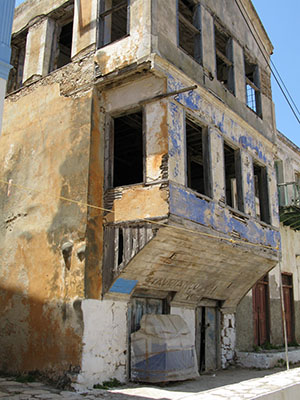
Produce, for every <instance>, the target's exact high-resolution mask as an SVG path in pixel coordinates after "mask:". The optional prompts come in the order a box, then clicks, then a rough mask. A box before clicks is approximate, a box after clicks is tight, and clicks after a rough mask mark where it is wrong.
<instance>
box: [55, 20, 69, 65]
mask: <svg viewBox="0 0 300 400" xmlns="http://www.w3.org/2000/svg"><path fill="white" fill-rule="evenodd" d="M72 34H73V21H71V22H69V23H68V24H66V25H64V26H62V28H61V32H60V35H59V40H58V46H57V47H58V55H57V65H56V68H61V67H63V66H64V65H66V64H69V62H71V51H72Z"/></svg>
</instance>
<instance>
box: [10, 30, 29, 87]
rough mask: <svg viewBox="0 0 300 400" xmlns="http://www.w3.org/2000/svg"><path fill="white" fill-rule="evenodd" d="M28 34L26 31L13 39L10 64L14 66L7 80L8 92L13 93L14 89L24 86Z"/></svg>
mask: <svg viewBox="0 0 300 400" xmlns="http://www.w3.org/2000/svg"><path fill="white" fill-rule="evenodd" d="M26 36H27V31H26V32H24V33H23V34H20V35H18V36H17V37H16V38H14V39H13V41H12V44H11V58H10V64H11V66H12V68H11V70H10V73H9V77H8V81H7V93H11V92H13V91H14V90H17V89H19V88H20V87H22V84H23V70H24V61H25V47H26Z"/></svg>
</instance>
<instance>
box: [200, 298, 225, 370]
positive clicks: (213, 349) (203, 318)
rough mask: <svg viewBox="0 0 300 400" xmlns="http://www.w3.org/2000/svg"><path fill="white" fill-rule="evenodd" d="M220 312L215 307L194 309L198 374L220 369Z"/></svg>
mask: <svg viewBox="0 0 300 400" xmlns="http://www.w3.org/2000/svg"><path fill="white" fill-rule="evenodd" d="M220 342H221V340H220V312H219V310H218V308H217V307H204V306H203V307H198V308H197V309H196V353H197V359H198V366H199V373H201V372H202V373H203V372H207V371H213V370H216V369H218V368H220V360H221V357H220V354H221V353H220Z"/></svg>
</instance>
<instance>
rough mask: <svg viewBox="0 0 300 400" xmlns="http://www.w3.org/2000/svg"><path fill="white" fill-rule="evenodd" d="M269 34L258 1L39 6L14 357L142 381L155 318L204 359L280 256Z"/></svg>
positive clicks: (15, 204)
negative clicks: (134, 356)
mask: <svg viewBox="0 0 300 400" xmlns="http://www.w3.org/2000/svg"><path fill="white" fill-rule="evenodd" d="M272 50H273V48H272V44H271V42H270V40H269V38H268V36H267V34H266V32H265V30H264V28H263V26H262V24H261V22H260V20H259V17H258V16H257V14H256V11H255V9H254V7H253V5H252V3H251V1H250V0H228V1H226V3H225V2H224V1H221V0H218V1H211V0H178V1H176V0H75V1H73V0H53V1H52V2H49V1H47V0H27V1H26V2H25V3H23V4H22V5H21V6H19V7H18V8H17V9H16V12H15V19H14V25H13V37H12V58H11V65H12V69H11V73H10V78H9V82H8V85H7V98H6V104H5V109H4V121H3V133H2V136H1V138H0V144H1V145H0V163H1V166H2V168H1V180H2V181H1V186H0V207H1V216H3V219H2V222H1V228H0V251H1V270H0V274H1V280H0V282H1V283H0V285H1V295H0V301H1V307H0V310H1V311H0V325H1V333H0V354H1V357H0V360H1V361H0V363H1V364H0V369H2V370H3V369H4V370H7V371H21V372H22V371H23V372H24V371H32V370H39V371H41V372H42V373H44V374H47V375H49V376H52V377H58V376H61V375H66V374H68V376H69V377H70V379H72V380H73V381H74V382H77V383H78V384H83V385H92V384H93V383H97V382H99V381H103V380H106V379H109V378H113V377H115V378H117V379H119V380H121V381H123V380H125V379H127V378H130V357H129V354H130V333H132V332H134V331H135V330H137V329H138V328H139V322H140V319H141V316H142V315H143V314H145V313H149V312H154V313H171V314H178V315H180V316H182V317H183V318H184V319H185V321H186V322H187V324H188V325H189V327H190V330H191V332H192V334H193V336H194V338H195V344H196V350H197V357H198V361H199V368H200V370H201V371H203V370H209V369H215V368H219V367H220V366H221V365H222V366H223V367H225V366H226V365H227V364H228V363H230V362H232V361H233V358H234V351H235V337H236V336H235V332H236V329H235V312H236V307H237V305H238V304H239V302H240V301H241V299H242V298H243V297H244V296H245V294H246V293H247V292H248V291H249V290H250V289H251V288H252V287H253V285H254V284H255V283H256V282H257V281H258V280H259V279H260V278H261V277H263V276H264V275H265V274H266V273H268V271H270V270H271V269H272V268H274V267H275V265H276V264H277V262H278V260H279V257H280V233H279V213H278V199H277V183H276V170H275V164H274V149H275V147H276V137H277V136H276V127H275V118H274V107H273V103H272V94H271V87H270V70H269V67H268V65H269V58H270V54H271V53H272Z"/></svg>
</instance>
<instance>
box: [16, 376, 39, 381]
mask: <svg viewBox="0 0 300 400" xmlns="http://www.w3.org/2000/svg"><path fill="white" fill-rule="evenodd" d="M16 381H17V382H20V383H26V382H35V377H34V376H32V375H19V376H17V377H16Z"/></svg>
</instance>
